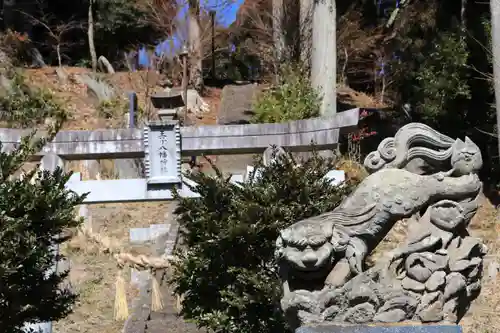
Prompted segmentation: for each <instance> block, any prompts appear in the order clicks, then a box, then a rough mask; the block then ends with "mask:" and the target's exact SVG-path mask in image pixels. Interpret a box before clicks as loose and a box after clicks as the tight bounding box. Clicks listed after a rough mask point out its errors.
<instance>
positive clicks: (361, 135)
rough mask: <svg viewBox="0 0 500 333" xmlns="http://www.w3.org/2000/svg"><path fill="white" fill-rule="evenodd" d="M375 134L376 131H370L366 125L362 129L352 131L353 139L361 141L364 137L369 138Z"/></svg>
mask: <svg viewBox="0 0 500 333" xmlns="http://www.w3.org/2000/svg"><path fill="white" fill-rule="evenodd" d="M375 134H377V132H376V131H368V129H367V128H366V127H365V128H362V129H360V130H359V131H357V132H353V133H351V140H352V141H354V142H356V141H361V140H363V139H364V138H368V137H370V136H372V135H375Z"/></svg>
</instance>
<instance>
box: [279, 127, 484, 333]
mask: <svg viewBox="0 0 500 333" xmlns="http://www.w3.org/2000/svg"><path fill="white" fill-rule="evenodd" d="M481 166H482V157H481V152H480V150H479V148H478V147H477V146H476V145H475V144H474V143H473V142H472V141H471V140H470V139H469V138H465V141H462V140H460V139H457V140H453V139H451V138H449V137H447V136H445V135H443V134H441V133H439V132H437V131H435V130H433V129H432V128H430V127H428V126H426V125H423V124H420V123H411V124H408V125H406V126H404V127H402V128H401V129H400V130H399V131H398V132H397V133H396V135H395V136H394V137H393V138H387V139H385V140H383V141H382V142H381V143H380V145H379V147H378V149H377V151H375V152H372V153H370V154H369V155H368V156H367V157H366V160H365V167H366V168H367V169H368V170H369V171H370V172H371V175H370V176H368V177H367V178H366V179H364V180H363V182H362V183H361V184H360V185H359V186H358V187H357V188H356V190H355V191H354V192H353V193H352V194H351V195H350V196H349V197H347V198H346V200H345V201H344V202H342V204H341V205H340V206H338V207H337V208H336V209H335V210H333V211H331V212H328V213H326V214H323V215H320V216H316V217H312V218H309V219H305V220H302V221H298V222H296V223H294V224H293V225H291V226H290V227H288V228H287V229H285V230H282V231H281V233H280V236H279V238H278V240H277V242H276V257H277V259H278V263H279V271H280V276H281V278H282V280H283V293H284V294H283V298H282V300H281V306H282V309H283V310H284V311H285V314H286V316H287V318H288V320H289V322H290V324H291V325H292V326H295V327H297V326H300V325H304V324H312V323H321V322H338V323H353V324H361V323H368V322H383V323H395V322H403V321H414V322H426V323H453V324H455V323H458V321H459V320H460V319H461V318H462V317H463V315H464V314H465V312H466V311H467V310H468V308H469V305H470V303H471V301H472V300H473V299H474V298H476V297H477V296H478V294H479V291H480V288H481V277H482V265H483V257H484V255H485V253H486V247H485V245H484V244H483V243H482V242H481V240H479V239H476V238H473V237H471V236H469V233H468V231H467V227H468V225H469V223H470V220H471V218H472V217H473V216H474V214H475V213H476V210H477V208H478V195H479V193H480V191H481V188H482V183H481V182H480V181H479V178H478V176H477V172H478V170H479V169H480V168H481ZM408 217H414V218H413V219H411V220H410V225H409V232H408V237H407V240H406V243H405V244H402V245H401V246H399V247H398V248H397V249H396V250H395V251H393V253H391V256H390V258H388V259H387V260H382V262H377V263H375V265H374V266H373V267H370V268H368V269H365V266H366V264H365V259H366V257H367V256H368V255H369V254H370V253H371V252H372V251H373V250H374V249H375V247H376V246H377V245H378V243H379V242H380V241H381V240H382V239H383V238H384V237H385V236H386V235H387V233H388V232H389V230H390V229H391V228H392V226H393V225H394V224H395V223H396V222H397V221H398V220H401V219H402V218H408Z"/></svg>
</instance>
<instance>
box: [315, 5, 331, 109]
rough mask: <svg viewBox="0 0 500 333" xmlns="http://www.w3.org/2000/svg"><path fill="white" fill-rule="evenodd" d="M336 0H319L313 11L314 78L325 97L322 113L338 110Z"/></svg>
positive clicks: (322, 95)
mask: <svg viewBox="0 0 500 333" xmlns="http://www.w3.org/2000/svg"><path fill="white" fill-rule="evenodd" d="M336 12H337V11H336V8H335V0H317V1H315V3H314V7H313V13H312V54H311V82H312V85H313V87H315V88H316V89H317V90H318V92H319V93H320V95H321V97H322V101H321V107H320V115H321V116H322V117H331V116H333V115H335V113H336V112H337V82H336V81H337V80H336V79H337V77H336V76H337V49H336V39H337V38H336V25H337V24H336Z"/></svg>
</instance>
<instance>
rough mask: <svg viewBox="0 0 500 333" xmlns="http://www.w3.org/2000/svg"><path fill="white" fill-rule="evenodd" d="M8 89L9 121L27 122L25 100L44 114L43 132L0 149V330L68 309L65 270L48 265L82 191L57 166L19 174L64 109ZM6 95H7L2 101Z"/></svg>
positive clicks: (13, 328)
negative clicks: (63, 285) (70, 187)
mask: <svg viewBox="0 0 500 333" xmlns="http://www.w3.org/2000/svg"><path fill="white" fill-rule="evenodd" d="M4 79H5V78H4ZM19 84H20V83H19V82H18V81H16V80H13V81H12V82H11V83H10V84H9V87H10V89H11V90H13V91H17V90H18V91H22V89H23V87H22V86H20V85H19ZM16 89H17V90H16ZM13 94H14V96H3V97H2V101H3V104H4V105H8V106H10V109H9V111H13V112H14V113H15V114H16V115H15V116H12V117H11V118H10V121H12V123H14V124H16V121H18V122H19V123H17V124H18V125H20V124H25V123H29V120H30V118H31V117H35V115H34V113H30V112H25V111H26V110H24V109H19V108H23V107H28V105H34V106H32V108H34V110H37V111H38V112H40V115H43V116H44V117H45V119H50V122H49V125H48V126H47V133H48V134H47V136H46V137H44V138H35V134H36V132H32V133H31V134H30V135H28V136H26V137H24V138H22V140H21V142H20V144H19V146H18V147H17V148H15V149H14V150H13V151H11V152H6V151H0V331H2V332H11V333H17V332H22V330H21V329H22V327H23V325H24V324H26V323H28V322H30V323H38V322H45V321H52V320H58V319H60V318H62V317H64V316H65V315H67V314H68V313H69V312H71V306H72V304H73V303H74V301H75V297H76V296H75V295H74V294H73V293H72V292H71V291H69V290H67V289H62V288H60V285H61V283H62V282H63V280H64V279H65V278H66V277H67V275H68V273H67V272H56V271H54V270H53V269H52V268H53V267H54V263H55V262H56V260H58V259H61V257H60V256H58V255H57V254H56V252H55V251H54V246H58V244H60V243H61V242H62V241H63V239H62V238H59V235H60V234H61V233H62V232H63V231H64V230H65V229H67V228H71V227H76V226H77V225H78V224H79V223H80V219H77V218H75V215H74V208H75V206H76V205H79V204H81V203H82V201H83V199H84V196H79V195H76V194H75V193H73V192H71V191H69V190H67V189H66V188H65V184H66V182H67V181H68V179H69V177H70V174H68V173H65V172H63V170H62V169H60V168H58V169H56V170H55V171H53V172H51V171H47V170H45V171H40V170H39V169H38V168H36V169H34V170H32V171H29V172H26V173H21V176H19V174H20V169H21V167H22V166H23V164H24V163H25V162H26V161H27V160H28V158H29V157H30V156H31V155H34V154H35V153H37V152H38V151H39V150H40V149H41V148H42V147H43V146H44V145H45V144H46V143H47V142H48V141H49V140H51V139H52V138H53V137H54V136H55V133H56V132H57V130H58V129H59V128H60V127H61V125H62V123H63V121H64V120H65V117H66V114H65V113H63V112H60V108H59V107H58V105H56V104H55V102H54V103H51V102H50V100H47V99H43V96H41V95H35V96H33V95H32V94H29V93H24V92H23V94H22V96H18V95H16V93H13ZM6 98H11V100H10V101H9V102H8V103H7V104H6V102H5V99H6ZM16 98H18V99H17V100H16ZM31 111H33V110H31ZM34 119H35V120H37V119H38V120H39V118H36V117H35V118H34ZM31 120H32V121H34V120H33V119H31ZM0 146H1V143H0Z"/></svg>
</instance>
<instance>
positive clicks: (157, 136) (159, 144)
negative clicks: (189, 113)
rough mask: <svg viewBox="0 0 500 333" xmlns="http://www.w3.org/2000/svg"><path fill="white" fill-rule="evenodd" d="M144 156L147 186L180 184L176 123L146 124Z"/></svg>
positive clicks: (177, 128) (179, 157)
mask: <svg viewBox="0 0 500 333" xmlns="http://www.w3.org/2000/svg"><path fill="white" fill-rule="evenodd" d="M144 154H145V156H144V157H145V158H144V165H145V169H146V178H147V184H148V185H155V184H156V185H160V184H180V183H181V182H182V176H181V175H182V173H181V131H180V126H179V123H178V122H177V121H159V122H150V123H148V124H147V125H146V127H145V128H144Z"/></svg>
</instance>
